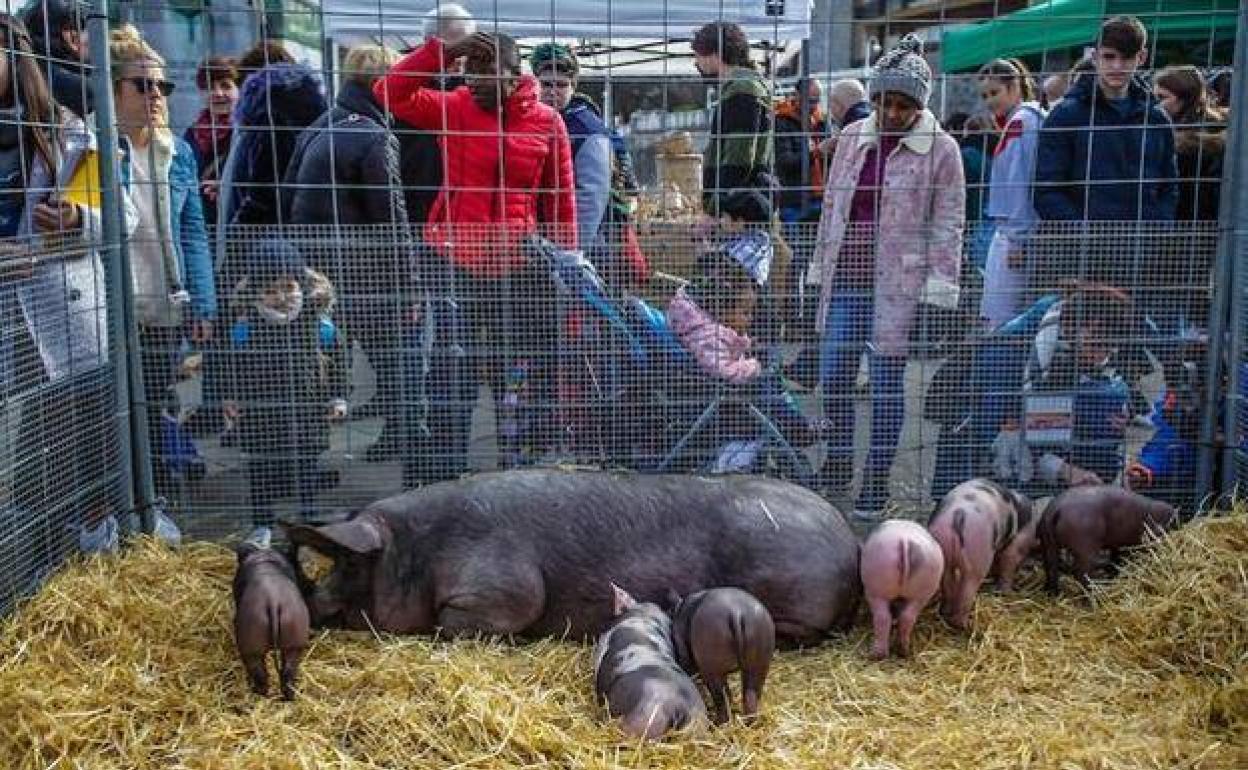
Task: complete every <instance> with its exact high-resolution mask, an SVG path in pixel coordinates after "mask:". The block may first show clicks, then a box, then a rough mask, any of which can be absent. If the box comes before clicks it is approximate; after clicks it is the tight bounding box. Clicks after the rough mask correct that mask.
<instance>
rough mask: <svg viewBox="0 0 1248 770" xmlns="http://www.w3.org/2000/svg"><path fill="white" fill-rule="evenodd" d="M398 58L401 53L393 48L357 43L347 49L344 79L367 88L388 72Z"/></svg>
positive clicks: (343, 70) (344, 61) (344, 62)
mask: <svg viewBox="0 0 1248 770" xmlns="http://www.w3.org/2000/svg"><path fill="white" fill-rule="evenodd" d="M398 59H399V55H398V54H397V53H395V51H394V50H393V49H391V48H387V47H385V46H382V45H357V46H356V47H354V48H352V49H351V50H350V51H347V57H346V58H345V59H344V60H343V62H342V75H343V79H345V80H346V81H348V82H351V83H358V84H360V85H362V86H364V87H365V88H368V87H371V86H372V85H373V81H375V80H377V79H378V78H380V77H381V76H382V75H384V74H386V71H387V70H389V69H390V67H391V66H393V65H394V63H395V62H396V61H398Z"/></svg>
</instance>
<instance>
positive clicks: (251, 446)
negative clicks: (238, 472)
mask: <svg viewBox="0 0 1248 770" xmlns="http://www.w3.org/2000/svg"><path fill="white" fill-rule="evenodd" d="M247 264H248V265H249V266H250V269H249V271H248V274H247V276H246V279H245V280H244V282H243V285H242V288H241V290H240V297H239V300H240V301H239V306H240V311H241V312H240V315H239V317H238V318H237V320H236V321H235V323H234V325H233V327H232V328H231V330H230V353H229V357H230V361H229V365H228V371H229V385H228V391H229V398H230V400H229V401H227V402H226V414H227V416H228V417H229V418H230V419H231V420H235V421H237V422H238V425H239V434H240V435H239V439H240V444H241V446H242V449H243V450H244V451H245V452H247V454H248V458H247V475H248V479H249V482H250V487H251V504H252V516H253V520H254V523H255V524H256V526H264V527H270V526H272V525H273V522H274V512H273V504H274V503H275V502H276V501H277V500H278V499H280V498H282V497H285V496H286V495H287V494H288V492H289V490H290V489H291V486H292V484H293V487H294V491H295V492H296V495H297V497H298V500H299V512H300V513H301V514H302V515H303V516H304V517H305V518H306V517H309V516H311V515H313V514H314V513H315V506H316V494H317V492H318V491H319V489H320V488H321V486H323V480H324V479H323V476H325V475H326V474H324V473H321V472H318V470H317V458H318V456H319V455H320V454H321V453H323V452H325V451H326V450H327V449H329V423H330V422H331V421H335V420H341V419H343V418H345V417H346V415H347V402H346V394H347V382H346V378H345V377H344V376H343V372H344V367H343V365H342V361H341V359H342V357H343V355H344V352H343V351H344V347H343V345H342V344H341V341H340V338H339V336H338V334H337V331H336V330H335V329H334V327H333V324H332V323H331V322H330V321H329V320H328V318H327V317H326V316H324V315H323V314H322V313H320V312H318V306H317V304H316V303H315V302H314V301H313V294H314V292H313V289H314V284H315V282H316V280H317V278H318V277H317V276H316V275H315V274H314V273H313V272H312V271H311V270H308V269H307V267H306V266H305V264H304V262H303V259H302V257H301V256H300V254H299V252H298V250H297V249H295V247H294V246H292V245H291V244H290V243H289V242H287V241H285V240H281V239H268V240H263V241H256V242H253V245H252V247H251V248H250V249H248V252H247ZM305 297H306V298H307V299H305Z"/></svg>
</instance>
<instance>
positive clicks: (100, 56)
mask: <svg viewBox="0 0 1248 770" xmlns="http://www.w3.org/2000/svg"><path fill="white" fill-rule="evenodd" d="M87 35H88V39H89V43H90V49H91V63H92V65H93V67H94V69H93V71H92V73H91V86H92V90H93V92H94V95H95V135H96V140H97V142H98V145H99V148H100V152H99V158H100V206H101V217H100V219H101V222H102V226H103V234H102V235H103V241H104V243H103V247H102V249H101V252H102V254H103V257H104V263H105V265H107V267H106V270H105V272H106V273H107V282H108V283H107V287H108V311H109V325H108V326H109V337H110V346H111V347H112V350H113V351H115V355H116V358H115V360H114V362H113V380H114V385H115V388H116V391H117V395H116V401H117V407H118V409H117V422H118V434H119V442H120V443H119V446H120V454H121V462H122V469H121V476H122V483H123V485H124V490H123V494H124V498H123V499H124V501H125V505H126V511H127V514H128V515H127V518H129V514H130V513H131V512H133V511H134V510H135V508H136V500H137V503H138V506H137V507H138V512H139V517H140V526H141V527H142V530H143V531H144V532H151V531H152V511H151V505H152V500H153V498H154V488H153V484H152V470H151V464H150V461H151V451H150V447H149V446H148V436H147V422H146V409H145V408H144V407H143V405H142V400H141V399H140V398H138V396H141V395H142V393H143V380H142V369H141V368H140V366H139V345H138V342H139V341H138V328H137V326H136V323H135V318H134V287H133V285H132V283H131V281H130V254H129V251H128V249H127V248H126V242H125V230H124V227H123V223H124V222H125V214H124V211H123V206H122V194H121V175H120V173H119V169H118V164H117V155H118V142H117V116H116V112H115V110H114V105H113V81H112V61H111V58H110V56H109V48H108V44H109V32H108V0H96V2H95V4H94V9H93V12H92V14H91V16H90V17H89V18H88V20H87ZM136 406H138V409H136ZM130 524H131V522H129V521H128V522H127V525H130Z"/></svg>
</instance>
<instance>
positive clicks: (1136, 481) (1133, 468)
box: [1127, 460, 1153, 489]
mask: <svg viewBox="0 0 1248 770" xmlns="http://www.w3.org/2000/svg"><path fill="white" fill-rule="evenodd" d="M1127 485H1128V486H1129V487H1130V488H1132V489H1144V488H1146V487H1151V486H1152V485H1153V469H1152V468H1149V467H1148V466H1147V465H1142V464H1141V463H1140V462H1139V461H1138V460H1132V461H1131V462H1130V464H1128V465H1127Z"/></svg>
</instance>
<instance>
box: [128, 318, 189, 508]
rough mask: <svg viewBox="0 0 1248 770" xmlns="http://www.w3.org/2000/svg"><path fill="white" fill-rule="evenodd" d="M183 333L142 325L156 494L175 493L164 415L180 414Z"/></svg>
mask: <svg viewBox="0 0 1248 770" xmlns="http://www.w3.org/2000/svg"><path fill="white" fill-rule="evenodd" d="M181 340H182V330H181V328H180V327H175V326H140V327H139V360H140V365H141V367H142V371H143V393H142V394H141V395H142V401H143V403H145V404H146V405H147V438H148V444H149V449H150V450H151V457H152V481H153V482H154V484H155V487H156V494H157V495H160V496H168V495H170V494H171V493H172V492H173V473H172V471H171V470H170V467H169V458H168V457H167V456H166V452H165V442H164V426H163V425H162V423H161V412H162V411H169V412H170V413H175V412H176V411H177V404H176V399H175V397H174V393H173V385H174V383H175V381H176V377H175V372H174V361H175V357H176V356H177V352H178V344H179V343H180V342H181Z"/></svg>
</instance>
